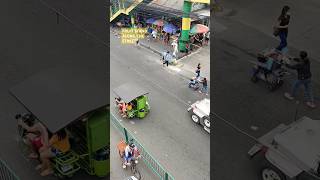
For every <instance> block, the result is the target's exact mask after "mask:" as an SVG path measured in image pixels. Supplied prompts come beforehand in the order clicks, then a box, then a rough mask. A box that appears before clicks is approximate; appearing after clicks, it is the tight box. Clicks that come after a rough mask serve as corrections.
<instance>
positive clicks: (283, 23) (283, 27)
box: [276, 6, 290, 51]
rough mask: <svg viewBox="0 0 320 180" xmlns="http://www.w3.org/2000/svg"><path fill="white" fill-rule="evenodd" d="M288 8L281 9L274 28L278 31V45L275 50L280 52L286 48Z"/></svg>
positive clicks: (288, 19) (288, 20)
mask: <svg viewBox="0 0 320 180" xmlns="http://www.w3.org/2000/svg"><path fill="white" fill-rule="evenodd" d="M289 10H290V8H289V6H284V7H283V8H282V12H281V15H280V16H279V18H278V25H277V26H276V28H278V30H279V38H280V41H281V42H280V45H279V46H278V47H277V50H279V51H281V50H282V49H283V48H285V47H287V37H288V26H289V22H290V14H289Z"/></svg>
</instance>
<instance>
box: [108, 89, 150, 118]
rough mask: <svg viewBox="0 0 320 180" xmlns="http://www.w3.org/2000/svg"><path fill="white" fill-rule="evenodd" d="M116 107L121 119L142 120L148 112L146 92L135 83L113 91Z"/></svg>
mask: <svg viewBox="0 0 320 180" xmlns="http://www.w3.org/2000/svg"><path fill="white" fill-rule="evenodd" d="M113 92H114V93H115V95H116V96H117V97H116V98H115V101H116V103H115V104H116V106H117V107H118V108H119V112H120V114H121V115H122V117H126V118H135V117H137V118H140V119H142V118H144V117H145V116H146V115H147V114H148V113H149V112H150V105H149V103H148V97H147V94H149V92H147V91H146V90H144V89H143V88H141V87H140V86H138V85H137V84H135V83H126V84H123V85H121V86H119V87H117V88H115V89H114V90H113Z"/></svg>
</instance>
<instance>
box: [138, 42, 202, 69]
mask: <svg viewBox="0 0 320 180" xmlns="http://www.w3.org/2000/svg"><path fill="white" fill-rule="evenodd" d="M139 44H140V45H141V46H142V47H144V48H146V49H149V50H151V51H152V52H154V53H156V54H158V55H160V56H161V55H162V52H159V51H158V50H156V49H154V48H152V47H151V46H148V45H146V44H144V43H141V42H139ZM200 49H201V48H200ZM200 49H198V50H196V51H194V52H192V53H190V54H188V55H186V56H182V57H180V58H178V59H176V61H177V63H176V64H173V65H174V66H178V65H179V64H180V67H182V66H183V64H182V65H181V63H179V61H180V60H183V59H185V58H187V57H190V56H192V55H194V54H197V53H199V52H200Z"/></svg>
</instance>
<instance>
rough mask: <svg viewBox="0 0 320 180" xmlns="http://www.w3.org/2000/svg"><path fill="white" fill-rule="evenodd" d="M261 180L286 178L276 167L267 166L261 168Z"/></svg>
mask: <svg viewBox="0 0 320 180" xmlns="http://www.w3.org/2000/svg"><path fill="white" fill-rule="evenodd" d="M260 177H261V180H286V179H287V178H286V176H285V175H284V174H283V173H282V172H281V171H280V170H279V169H277V168H276V167H274V166H272V165H267V166H265V167H263V168H261V171H260Z"/></svg>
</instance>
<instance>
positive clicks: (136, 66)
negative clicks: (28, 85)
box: [110, 33, 210, 180]
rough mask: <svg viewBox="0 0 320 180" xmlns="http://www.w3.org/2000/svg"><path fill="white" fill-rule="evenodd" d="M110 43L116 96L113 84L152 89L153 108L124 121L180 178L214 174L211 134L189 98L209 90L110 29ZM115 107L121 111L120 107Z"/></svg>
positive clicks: (196, 177) (111, 85) (166, 166)
mask: <svg viewBox="0 0 320 180" xmlns="http://www.w3.org/2000/svg"><path fill="white" fill-rule="evenodd" d="M110 42H111V43H110V45H111V47H110V67H111V82H110V88H111V90H110V94H111V95H110V98H111V100H113V99H114V97H115V95H114V93H113V92H112V89H114V88H116V87H117V86H120V85H121V84H124V83H127V82H134V83H137V84H138V85H139V86H141V87H142V88H144V89H146V90H147V91H149V92H150V93H149V95H148V97H149V103H150V106H151V111H150V113H149V114H148V115H147V116H146V117H145V118H144V119H142V120H139V119H134V120H132V121H129V120H123V121H122V123H123V124H124V126H126V127H127V128H128V129H129V130H130V131H131V132H133V133H134V134H135V136H136V137H137V138H138V139H139V141H140V142H141V143H142V144H143V145H144V146H145V148H146V149H148V150H149V152H151V154H152V155H153V156H154V157H155V158H156V159H157V160H158V161H159V162H160V163H161V164H162V165H163V167H164V168H166V169H167V170H168V171H169V173H171V174H172V175H173V176H174V177H175V179H185V180H188V179H190V180H193V179H199V180H200V179H203V180H205V179H206V180H208V179H210V177H209V174H210V172H209V170H210V151H209V150H210V135H209V134H208V133H207V132H205V131H204V130H203V129H202V128H201V127H200V126H196V125H195V124H194V123H193V122H192V120H191V119H190V117H189V115H188V113H187V108H188V103H189V102H195V101H196V100H199V99H202V98H204V97H205V95H200V94H199V93H197V92H194V91H192V90H190V89H189V88H188V87H187V83H188V80H187V79H186V78H183V77H182V76H180V75H178V73H175V72H173V71H170V70H169V69H166V68H165V67H162V65H161V64H160V57H159V56H158V55H155V54H153V53H151V52H149V51H148V50H146V49H143V48H140V49H139V48H137V47H135V46H132V45H121V44H120V39H118V38H116V37H115V36H113V35H112V34H111V33H110ZM111 104H114V102H111ZM111 109H112V108H111ZM112 110H113V112H115V114H117V109H116V108H115V107H114V108H113V109H112Z"/></svg>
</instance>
